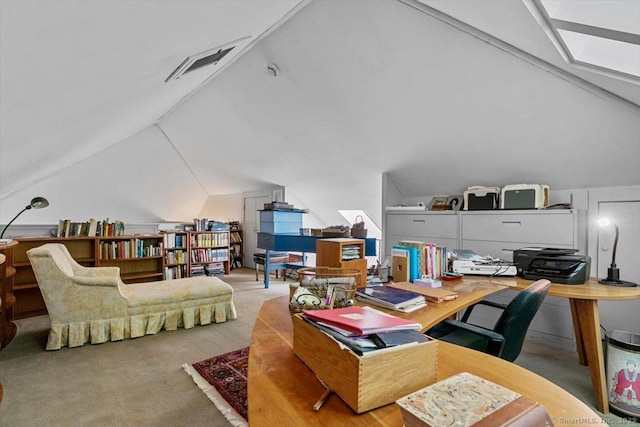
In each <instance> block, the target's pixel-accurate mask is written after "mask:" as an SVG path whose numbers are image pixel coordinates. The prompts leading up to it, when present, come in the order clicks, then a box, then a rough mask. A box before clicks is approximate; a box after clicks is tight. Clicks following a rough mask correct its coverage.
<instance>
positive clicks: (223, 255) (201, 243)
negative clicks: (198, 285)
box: [189, 230, 230, 276]
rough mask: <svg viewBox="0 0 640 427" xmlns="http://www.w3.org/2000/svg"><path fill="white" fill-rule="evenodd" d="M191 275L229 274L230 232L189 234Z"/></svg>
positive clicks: (196, 232) (193, 232) (195, 232)
mask: <svg viewBox="0 0 640 427" xmlns="http://www.w3.org/2000/svg"><path fill="white" fill-rule="evenodd" d="M189 253H190V263H189V265H190V273H189V274H190V275H191V276H200V275H203V274H208V275H214V276H215V275H222V274H229V271H230V266H229V231H227V230H225V231H190V232H189Z"/></svg>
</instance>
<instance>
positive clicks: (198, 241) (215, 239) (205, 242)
mask: <svg viewBox="0 0 640 427" xmlns="http://www.w3.org/2000/svg"><path fill="white" fill-rule="evenodd" d="M210 246H229V233H197V234H191V247H199V248H200V247H210Z"/></svg>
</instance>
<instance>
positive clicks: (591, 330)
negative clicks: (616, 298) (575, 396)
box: [571, 299, 609, 414]
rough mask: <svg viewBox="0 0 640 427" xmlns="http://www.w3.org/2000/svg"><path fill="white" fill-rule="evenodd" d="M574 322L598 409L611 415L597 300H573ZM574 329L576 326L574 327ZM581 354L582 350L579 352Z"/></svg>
mask: <svg viewBox="0 0 640 427" xmlns="http://www.w3.org/2000/svg"><path fill="white" fill-rule="evenodd" d="M571 307H572V313H575V315H574V322H575V321H576V320H577V322H578V326H577V329H579V331H580V332H579V334H580V338H581V341H582V347H583V350H582V351H583V352H584V356H583V357H586V361H587V363H588V365H589V372H590V373H591V383H592V385H593V392H594V393H595V400H596V409H598V410H599V411H600V412H602V413H603V414H608V413H609V401H608V400H607V377H606V372H605V369H604V353H603V350H602V336H601V334H600V314H599V312H598V301H597V300H584V299H571ZM574 328H576V326H575V325H574ZM578 354H580V350H578Z"/></svg>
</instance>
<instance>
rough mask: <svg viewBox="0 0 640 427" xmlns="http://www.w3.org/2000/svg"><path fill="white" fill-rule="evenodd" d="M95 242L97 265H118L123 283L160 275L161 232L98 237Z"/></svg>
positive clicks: (161, 273) (150, 278) (149, 278)
mask: <svg viewBox="0 0 640 427" xmlns="http://www.w3.org/2000/svg"><path fill="white" fill-rule="evenodd" d="M96 245H97V253H98V263H97V266H99V267H106V266H113V267H120V278H121V279H122V281H123V282H124V283H125V284H126V283H137V282H150V281H154V280H162V279H163V259H162V245H163V237H162V236H161V235H159V234H155V235H144V236H120V237H98V238H97V239H96Z"/></svg>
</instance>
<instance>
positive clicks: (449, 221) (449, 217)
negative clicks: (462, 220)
mask: <svg viewBox="0 0 640 427" xmlns="http://www.w3.org/2000/svg"><path fill="white" fill-rule="evenodd" d="M386 232H387V234H389V235H391V234H393V235H401V236H405V237H406V236H411V237H415V238H419V237H420V238H421V237H431V238H432V237H439V238H449V239H457V238H458V215H456V214H455V213H449V212H441V213H430V214H387V230H386ZM417 240H422V239H417Z"/></svg>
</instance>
